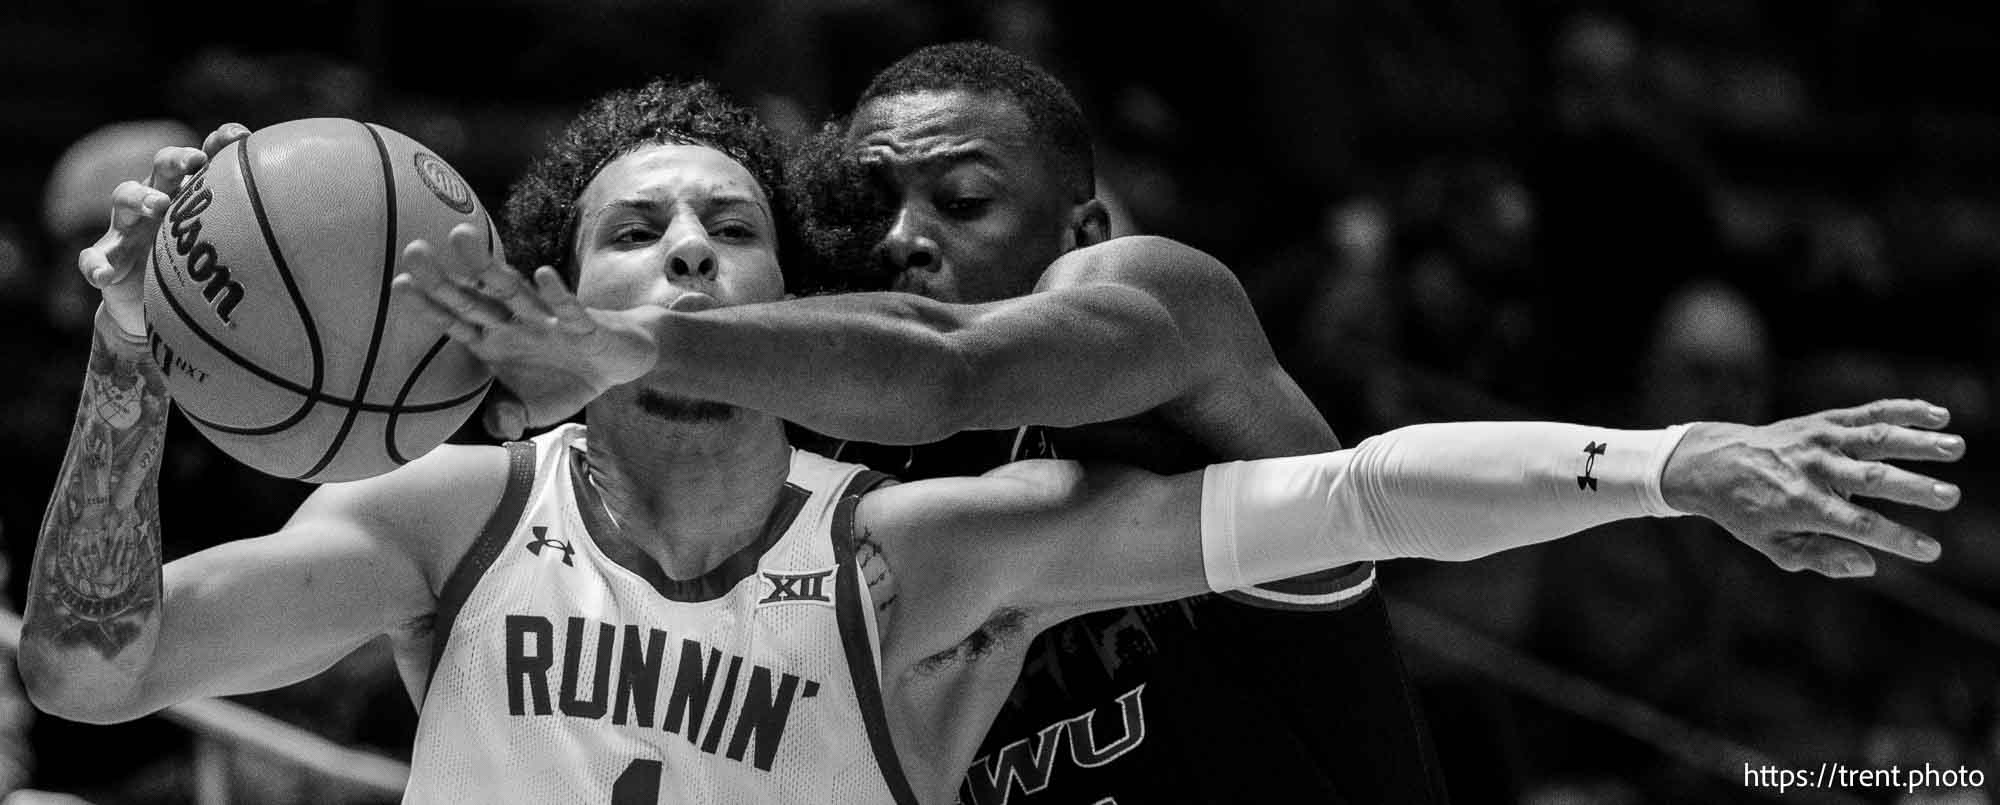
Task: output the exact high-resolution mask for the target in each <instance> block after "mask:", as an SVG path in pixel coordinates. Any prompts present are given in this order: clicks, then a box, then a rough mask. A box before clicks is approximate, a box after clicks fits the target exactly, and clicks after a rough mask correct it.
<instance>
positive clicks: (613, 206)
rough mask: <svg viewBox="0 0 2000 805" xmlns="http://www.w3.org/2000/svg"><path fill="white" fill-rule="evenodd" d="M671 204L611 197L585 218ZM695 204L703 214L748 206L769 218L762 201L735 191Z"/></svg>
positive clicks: (653, 210)
mask: <svg viewBox="0 0 2000 805" xmlns="http://www.w3.org/2000/svg"><path fill="white" fill-rule="evenodd" d="M672 206H673V202H670V201H661V200H660V199H656V198H647V197H644V196H634V197H629V198H620V199H613V200H611V201H607V202H605V203H604V204H602V205H600V206H599V207H598V208H597V209H595V210H592V211H590V214H589V215H588V216H586V217H585V220H593V219H597V218H602V217H604V215H605V214H606V213H609V212H612V211H614V210H637V211H639V212H644V213H649V214H650V213H658V212H660V211H661V210H664V209H667V208H669V207H672ZM695 206H696V207H697V208H698V209H699V210H700V212H701V213H702V214H705V215H706V214H713V213H715V212H716V211H718V210H727V209H732V208H736V207H750V208H752V209H755V210H757V211H758V212H760V213H763V214H764V217H765V219H766V220H769V219H770V217H771V212H770V210H768V209H766V208H765V207H764V203H763V202H761V201H758V200H757V199H756V198H755V197H752V196H747V195H739V194H735V193H718V194H715V195H711V196H706V197H703V198H702V199H701V200H700V201H698V202H697V203H696V204H695Z"/></svg>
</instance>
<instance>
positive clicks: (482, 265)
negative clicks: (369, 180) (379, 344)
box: [394, 227, 661, 438]
mask: <svg viewBox="0 0 2000 805" xmlns="http://www.w3.org/2000/svg"><path fill="white" fill-rule="evenodd" d="M450 240H451V242H450V243H449V244H445V245H443V246H442V247H441V246H439V245H434V244H431V243H429V242H427V241H422V240H419V241H415V242H413V243H411V244H410V245H409V246H408V247H406V248H405V249H404V250H403V255H402V263H401V265H400V266H399V267H400V268H401V273H400V274H398V275H397V277H396V281H395V286H394V287H395V289H396V290H397V292H399V293H404V294H407V295H410V296H413V297H416V298H418V299H420V300H421V301H422V305H421V306H420V307H421V309H422V311H423V313H424V315H425V316H426V317H427V318H429V319H431V320H432V321H433V322H435V323H436V324H437V325H438V326H441V327H443V328H444V331H445V334H446V335H448V336H450V337H451V339H452V340H454V341H457V342H458V343H460V344H463V345H465V346H466V348H468V349H470V350H471V351H472V354H473V355H475V356H477V357H478V358H479V359H480V360H482V361H485V362H486V365H487V367H488V368H490V369H492V371H493V373H494V375H495V376H497V377H498V378H499V379H500V382H501V384H503V385H504V387H505V390H506V391H510V392H512V396H508V395H504V394H502V393H501V389H496V390H495V392H494V393H493V395H492V396H491V397H490V398H489V400H488V401H487V416H486V429H487V431H488V432H490V433H493V434H495V435H498V436H502V437H506V438H514V437H518V436H519V435H520V434H521V432H522V431H523V430H524V429H525V428H527V427H539V426H543V425H550V424H554V423H556V422H560V421H562V420H563V419H565V418H567V417H569V416H570V415H572V414H575V413H576V412H577V411H581V410H583V407H584V406H585V405H587V404H589V403H590V401H591V400H594V399H596V398H597V396H598V395H600V394H603V393H604V392H605V391H606V390H608V389H610V388H611V387H613V386H617V385H619V384H622V383H628V382H631V381H633V380H637V379H639V378H640V377H642V376H644V375H645V374H646V373H647V372H649V371H651V370H652V368H653V366H654V364H655V363H657V362H658V358H659V349H658V344H657V343H656V342H655V340H654V338H653V333H652V329H651V327H650V326H648V325H647V323H646V319H647V317H648V316H652V315H658V314H659V313H660V312H661V309H659V308H658V306H642V307H640V308H634V309H631V310H599V309H596V308H586V307H584V306H583V304H582V303H581V302H579V301H577V298H576V296H575V295H574V294H571V293H570V291H569V289H568V288H566V287H565V286H564V285H563V280H562V276H561V275H559V274H557V273H556V270H555V269H553V268H550V267H548V266H542V267H541V268H539V269H536V271H535V275H534V280H533V282H529V281H528V280H526V279H524V278H522V276H521V275H520V273H519V272H517V271H515V270H514V269H513V268H512V267H511V266H509V265H507V263H506V261H505V259H504V258H502V257H501V256H500V255H497V254H495V255H491V256H489V254H488V252H487V251H486V250H484V249H482V248H480V245H479V239H478V235H477V234H476V233H474V232H473V231H472V230H471V228H470V227H460V228H456V229H453V230H452V232H451V236H450Z"/></svg>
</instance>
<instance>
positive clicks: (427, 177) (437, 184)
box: [417, 151, 472, 214]
mask: <svg viewBox="0 0 2000 805" xmlns="http://www.w3.org/2000/svg"><path fill="white" fill-rule="evenodd" d="M417 176H418V177H420V178H422V179H423V180H424V186H425V187H429V188H430V189H431V193H432V194H433V195H436V196H437V197H438V200H439V201H442V202H444V205H445V206H447V207H450V208H452V209H454V210H457V211H459V212H461V213H465V214H471V212H472V188H470V187H467V186H466V185H465V180H463V179H460V178H458V174H457V173H454V172H453V171H452V169H451V166H450V165H446V164H444V160H442V159H438V158H437V157H434V156H431V155H430V154H426V153H424V152H422V151H418V152H417Z"/></svg>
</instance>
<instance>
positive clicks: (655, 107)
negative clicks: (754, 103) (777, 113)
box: [505, 78, 811, 291]
mask: <svg viewBox="0 0 2000 805" xmlns="http://www.w3.org/2000/svg"><path fill="white" fill-rule="evenodd" d="M652 144H690V145H704V146H708V147H710V148H714V149H715V150H717V151H721V152H722V153H724V154H728V155H729V156H730V157H731V158H732V159H735V160H736V161H737V163H739V164H741V165H742V166H743V167H744V169H746V170H748V171H749V172H750V175H751V177H752V178H755V179H756V180H757V183H758V184H759V185H761V186H762V188H763V190H764V194H765V196H766V197H767V198H769V199H770V201H771V214H772V216H773V218H774V219H775V221H774V223H775V224H776V226H777V230H778V231H777V244H778V254H779V257H780V259H779V261H778V263H779V265H780V266H781V267H782V269H783V271H784V276H785V287H786V288H787V289H792V290H794V291H796V290H798V289H799V288H801V287H802V285H803V283H802V282H801V281H800V277H801V275H802V274H804V273H805V272H806V263H807V262H808V261H809V260H810V259H811V255H810V254H809V253H807V252H806V250H804V249H801V248H797V241H798V234H797V228H796V227H795V226H794V224H793V221H794V219H795V218H796V212H795V210H794V209H793V208H792V205H791V204H790V203H789V197H788V196H787V189H788V187H787V184H786V182H785V172H784V157H783V154H782V152H781V151H780V150H779V148H778V145H777V143H776V142H775V140H774V139H773V138H772V136H771V132H770V130H769V129H768V128H766V127H765V126H764V123H763V122H762V121H760V120H758V119H757V115H756V113H755V112H753V111H751V110H750V109H748V108H746V107H744V106H742V105H740V104H737V103H735V102H733V101H731V100H729V99H728V98H726V97H724V96H723V94H722V92H721V90H719V89H717V88H716V86H715V85H714V84H711V83H709V82H707V81H676V80H671V79H664V78H662V79H655V80H654V81H653V82H651V83H649V84H647V85H645V86H643V87H640V88H638V89H630V90H619V91H617V92H612V93H610V94H608V95H605V96H603V97H601V98H598V99H597V100H596V101H594V102H592V103H591V104H590V106H589V108H587V109H585V110H584V111H583V113H582V114H580V115H578V116H577V117H576V119H575V120H573V121H571V122H570V124H569V126H568V127H567V128H565V129H564V130H563V132H562V134H560V135H557V136H556V138H555V139H553V140H551V141H550V142H549V145H548V148H547V150H546V151H545V152H544V153H543V154H542V156H541V157H540V158H538V159H536V160H535V162H534V164H533V165H532V166H531V167H529V168H528V173H527V175H525V176H523V177H521V180H520V181H519V182H516V183H515V184H514V187H513V189H512V190H511V191H510V192H509V193H508V194H507V208H506V223H507V225H506V227H505V235H506V244H507V256H508V260H509V261H510V262H512V263H513V264H514V265H515V266H516V267H518V268H520V269H521V270H522V271H524V272H532V271H534V269H535V267H537V266H544V265H547V266H554V267H555V268H556V270H557V271H558V272H560V273H561V274H562V275H563V278H564V279H566V280H568V281H569V283H570V286H571V287H575V285H576V279H577V276H576V275H577V266H576V260H575V259H574V258H575V255H576V234H577V233H576V230H577V225H578V223H579V217H578V210H577V207H576V202H577V197H578V196H581V195H583V189H584V188H585V187H588V186H589V185H590V181H591V179H593V178H596V176H597V173H598V172H599V171H601V170H603V169H604V166H605V165H608V164H610V163H611V161H612V160H614V159H617V158H618V157H620V156H623V155H625V154H627V153H630V152H631V151H632V150H633V149H636V148H639V147H640V146H644V145H652ZM786 257H792V258H794V259H784V258H786Z"/></svg>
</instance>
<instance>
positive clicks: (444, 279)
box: [397, 240, 512, 327]
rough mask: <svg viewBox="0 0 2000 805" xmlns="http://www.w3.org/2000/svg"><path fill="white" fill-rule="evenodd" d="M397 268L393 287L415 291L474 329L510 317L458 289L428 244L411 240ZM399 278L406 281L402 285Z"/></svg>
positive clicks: (504, 309) (499, 307)
mask: <svg viewBox="0 0 2000 805" xmlns="http://www.w3.org/2000/svg"><path fill="white" fill-rule="evenodd" d="M398 265H399V267H401V268H402V270H403V273H402V274H401V275H399V276H398V277H397V280H398V283H397V287H401V288H404V289H406V290H409V291H416V292H419V295H420V296H422V297H424V298H425V299H426V300H427V301H429V302H431V303H433V304H434V305H436V306H437V307H439V308H441V309H443V310H444V311H447V312H449V313H450V314H451V315H452V316H453V317H454V318H457V319H461V320H463V321H465V322H466V323H469V324H472V325H476V326H478V327H493V326H497V325H499V324H502V323H504V322H506V321H507V320H508V319H509V318H511V316H512V314H511V313H509V312H508V310H507V307H506V306H505V305H502V304H500V303H498V302H494V301H493V300H491V299H488V298H486V297H485V296H483V295H480V294H477V293H474V292H472V291H469V290H467V289H466V288H464V287H461V286H460V284H459V283H460V281H459V280H458V279H457V278H455V277H452V276H450V275H449V274H447V273H446V271H445V268H444V264H443V262H442V261H441V260H439V259H438V254H437V250H436V249H435V248H433V247H432V246H431V244H430V242H429V241H425V240H414V241H411V242H410V245H408V246H405V247H403V256H402V260H401V261H400V262H399V263H398ZM403 277H408V278H409V280H408V281H407V282H403V281H402V278H403Z"/></svg>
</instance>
